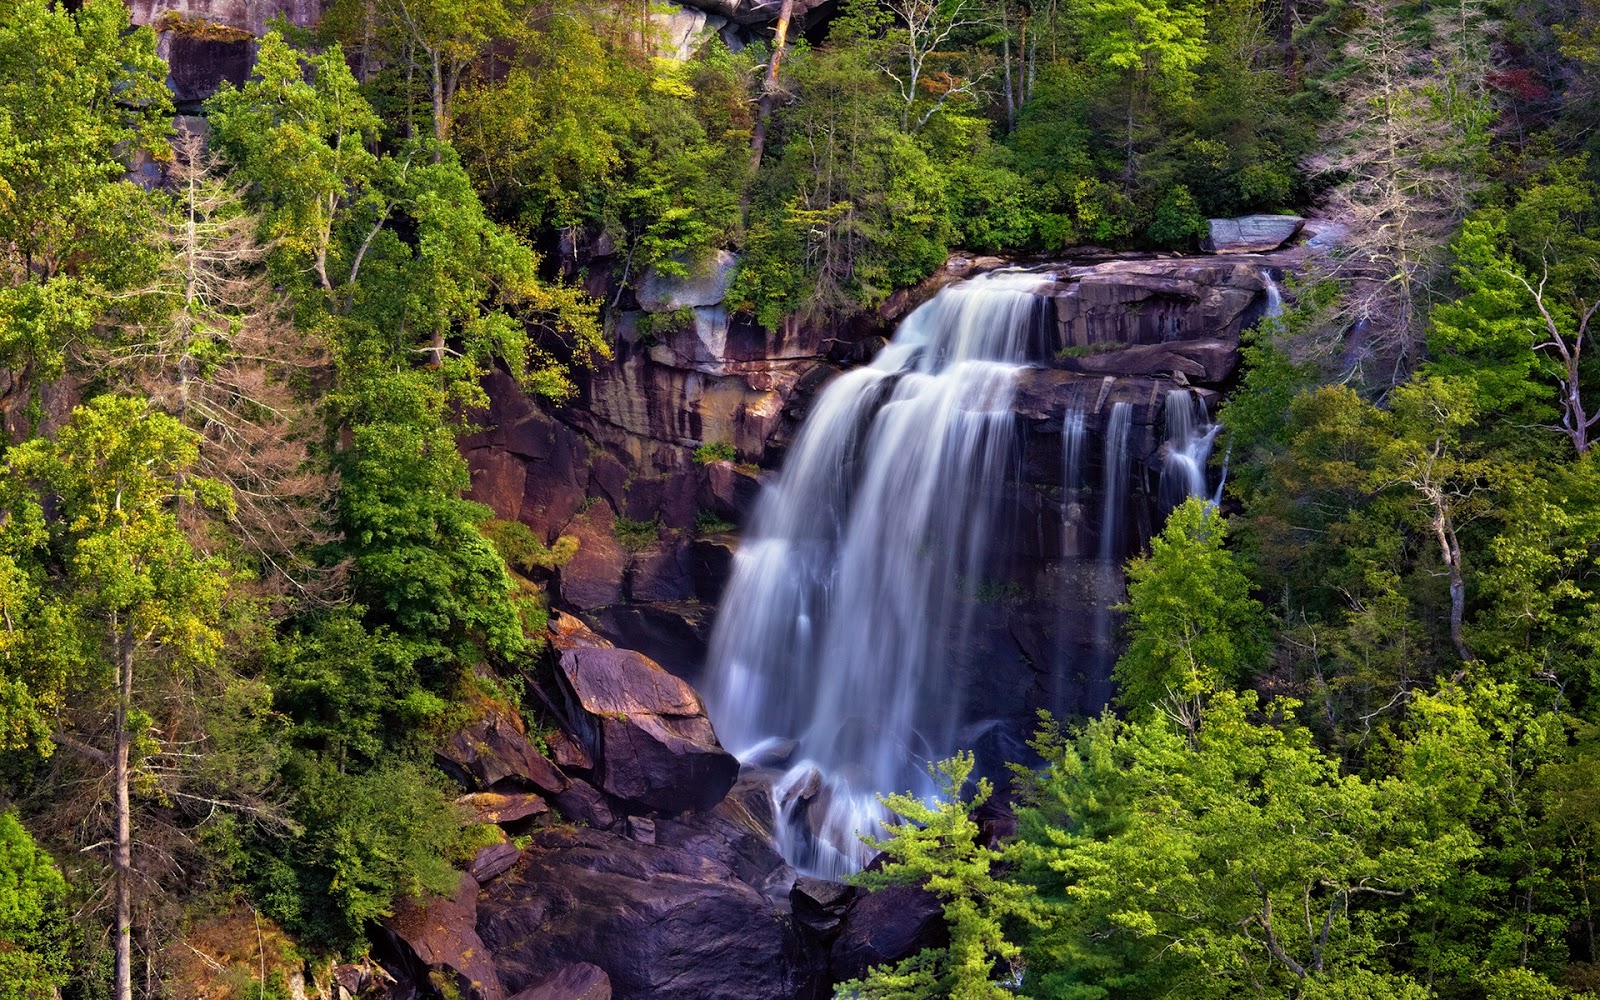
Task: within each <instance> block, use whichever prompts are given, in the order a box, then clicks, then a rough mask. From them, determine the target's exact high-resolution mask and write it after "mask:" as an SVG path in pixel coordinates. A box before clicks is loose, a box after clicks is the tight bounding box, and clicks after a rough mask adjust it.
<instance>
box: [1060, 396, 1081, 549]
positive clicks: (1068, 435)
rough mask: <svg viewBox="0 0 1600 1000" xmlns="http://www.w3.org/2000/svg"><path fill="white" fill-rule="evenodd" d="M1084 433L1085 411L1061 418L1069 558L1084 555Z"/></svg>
mask: <svg viewBox="0 0 1600 1000" xmlns="http://www.w3.org/2000/svg"><path fill="white" fill-rule="evenodd" d="M1084 430H1085V426H1084V414H1083V410H1082V409H1081V408H1079V407H1077V406H1073V407H1070V408H1069V409H1068V410H1067V412H1066V413H1065V414H1064V415H1063V416H1062V418H1061V548H1062V552H1061V554H1062V555H1063V556H1066V557H1068V558H1071V557H1073V556H1077V555H1082V547H1083V543H1082V540H1081V538H1080V537H1079V536H1080V534H1081V528H1082V527H1083V523H1084V510H1083V439H1084Z"/></svg>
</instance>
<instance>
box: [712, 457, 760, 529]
mask: <svg viewBox="0 0 1600 1000" xmlns="http://www.w3.org/2000/svg"><path fill="white" fill-rule="evenodd" d="M703 468H704V476H705V489H704V490H702V491H701V506H702V507H704V508H705V509H707V510H709V511H711V512H712V513H714V514H716V515H717V516H718V517H723V518H727V519H728V520H730V521H732V522H734V523H735V524H743V523H744V522H745V521H746V520H747V519H748V518H749V517H750V515H751V514H752V513H754V512H755V509H756V501H757V500H759V499H760V498H761V486H762V478H763V477H762V475H761V473H760V471H759V470H757V469H754V468H753V467H751V466H747V465H737V464H735V463H733V462H728V461H721V462H711V463H709V464H707V465H705V466H704V467H703Z"/></svg>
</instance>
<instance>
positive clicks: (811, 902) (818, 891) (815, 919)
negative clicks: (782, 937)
mask: <svg viewBox="0 0 1600 1000" xmlns="http://www.w3.org/2000/svg"><path fill="white" fill-rule="evenodd" d="M855 898H856V889H855V887H854V886H850V885H846V884H844V883H843V882H829V881H827V880H826V879H820V878H812V877H810V876H809V875H802V876H800V877H799V878H797V879H795V880H794V888H792V889H791V890H790V891H789V902H790V905H791V906H793V908H794V919H795V922H796V923H798V924H799V925H800V926H802V927H804V928H806V930H808V931H810V932H811V934H812V935H813V936H814V937H815V938H816V939H817V940H818V941H819V942H822V943H824V944H826V943H828V942H831V941H832V940H833V939H834V938H835V937H837V936H838V934H839V931H840V929H841V928H843V926H844V917H845V913H846V912H848V911H849V909H850V904H851V903H853V902H855Z"/></svg>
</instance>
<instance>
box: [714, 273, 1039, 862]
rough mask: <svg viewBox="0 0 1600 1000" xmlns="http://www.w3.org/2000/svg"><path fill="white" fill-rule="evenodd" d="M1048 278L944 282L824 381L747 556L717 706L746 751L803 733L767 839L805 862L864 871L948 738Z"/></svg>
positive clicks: (717, 653) (732, 589)
mask: <svg viewBox="0 0 1600 1000" xmlns="http://www.w3.org/2000/svg"><path fill="white" fill-rule="evenodd" d="M1043 280H1044V279H1041V278H1039V277H1037V276H1033V275H1026V274H1016V273H999V274H991V275H986V276H984V277H980V278H977V279H974V280H972V281H969V282H964V283H962V284H960V285H956V286H953V287H950V288H947V289H945V290H943V291H941V292H940V293H939V294H938V295H937V296H935V297H934V298H933V299H932V300H931V301H929V302H928V303H926V304H925V305H923V306H922V307H920V308H919V309H917V310H916V311H915V312H913V313H912V314H911V315H910V316H908V317H907V318H906V319H905V321H904V322H902V323H901V325H900V329H899V330H898V332H897V333H896V334H895V337H894V339H893V341H892V342H891V343H890V344H889V345H888V346H887V347H886V348H885V349H884V350H883V351H882V352H881V353H880V354H879V356H878V358H877V360H876V361H874V363H873V364H872V365H871V366H869V367H866V368H860V369H856V370H854V371H851V372H848V373H846V374H844V375H841V376H840V377H839V378H838V379H836V380H835V381H834V382H833V383H832V384H831V385H829V386H828V387H827V388H826V389H825V390H824V391H823V393H822V394H821V395H820V396H819V397H818V399H817V402H816V404H815V406H814V407H813V410H812V412H811V414H810V415H809V416H808V417H807V419H806V422H805V425H804V427H803V428H802V429H801V432H800V435H799V439H798V440H797V441H796V442H795V446H794V449H793V451H792V453H791V454H790V455H789V456H788V457H787V459H786V461H785V463H784V468H783V472H782V475H781V476H780V477H779V479H778V481H777V482H776V483H775V484H774V485H773V486H772V487H771V488H769V489H768V490H767V491H766V493H765V494H764V495H763V497H762V499H761V502H760V504H759V506H758V509H757V513H756V517H755V519H754V522H753V524H752V527H751V530H750V532H749V533H748V534H747V535H746V537H745V539H744V541H743V543H742V544H741V546H740V548H739V552H738V555H737V557H736V559H735V564H734V573H733V577H732V580H731V581H730V583H729V585H728V588H727V591H726V597H725V599H724V602H723V606H722V609H721V613H720V614H719V615H718V617H717V625H716V628H715V631H714V632H713V635H712V640H711V650H710V671H711V684H710V696H711V703H712V707H713V710H714V712H715V716H716V720H717V726H718V732H719V734H720V735H721V736H722V738H723V741H724V743H725V744H727V745H728V746H729V747H730V748H732V749H733V750H734V752H735V753H738V754H739V755H740V756H741V757H742V758H744V759H745V760H747V761H748V760H753V759H757V758H759V757H760V756H761V755H762V754H764V753H769V752H770V751H771V748H772V746H773V741H774V740H782V739H792V740H796V741H798V747H797V748H795V750H794V753H793V757H792V758H791V759H790V760H788V761H787V762H786V764H785V766H786V767H787V772H786V774H785V775H784V777H783V778H782V779H781V780H780V781H779V783H778V785H777V787H776V797H777V799H778V804H779V807H780V810H781V812H782V815H783V819H782V821H781V822H780V833H779V840H780V845H779V846H780V847H781V848H782V849H783V851H784V854H785V856H787V857H788V858H789V859H790V861H791V862H792V863H794V864H795V865H796V867H798V868H801V869H803V870H807V871H811V872H813V873H815V874H818V875H823V876H829V877H837V876H840V875H842V874H845V873H847V872H849V871H852V870H854V869H856V868H858V867H860V866H861V864H863V863H864V862H865V861H866V860H867V859H868V854H869V852H868V850H867V848H866V847H865V846H864V845H862V844H861V843H860V841H859V838H858V835H859V834H863V833H866V834H872V833H875V832H877V831H878V830H879V821H880V819H881V816H882V807H881V806H880V805H879V804H878V801H877V798H876V796H877V795H878V794H879V793H885V792H891V791H904V790H906V789H916V790H919V791H920V790H925V786H926V783H927V777H926V774H925V772H924V771H923V766H924V764H925V763H926V762H927V761H929V760H937V759H939V758H941V757H942V756H945V755H948V754H949V753H950V752H952V751H953V750H955V749H956V748H957V747H956V745H955V742H956V732H955V730H956V726H957V724H958V722H959V720H960V719H961V713H962V707H963V706H962V698H961V693H960V691H959V690H956V689H955V688H954V687H953V686H952V685H951V684H950V683H949V682H950V679H951V678H952V677H954V676H955V675H956V670H957V668H958V667H959V666H960V662H959V655H958V651H960V650H962V649H964V648H965V645H966V644H965V642H964V638H965V633H966V631H967V629H968V627H969V626H970V623H971V614H972V608H973V604H974V601H973V598H974V596H975V593H976V592H977V590H978V588H979V587H981V586H982V584H983V581H984V579H985V572H986V570H987V569H988V567H987V566H986V557H987V554H988V552H989V550H990V548H991V543H992V541H993V537H994V533H995V531H996V530H997V528H998V525H997V524H996V523H995V522H996V515H997V509H996V508H997V500H998V498H999V493H1000V489H1001V487H1002V485H1003V484H1004V483H1005V482H1007V481H1008V480H1014V479H1015V477H1016V466H1017V462H1018V455H1017V430H1016V426H1015V418H1014V417H1013V415H1012V412H1011V401H1012V392H1013V386H1014V383H1015V381H1016V376H1017V374H1018V372H1019V371H1020V370H1021V365H1022V363H1024V362H1026V361H1029V360H1034V361H1037V360H1039V359H1040V358H1041V356H1042V352H1043V345H1044V344H1045V342H1046V340H1045V336H1046V333H1047V331H1046V329H1045V326H1044V323H1045V317H1047V316H1048V313H1047V312H1046V311H1045V309H1044V305H1045V303H1044V300H1042V299H1041V298H1040V297H1038V296H1036V295H1034V294H1033V290H1034V289H1035V288H1037V287H1038V286H1039V285H1040V284H1041V283H1042V281H1043Z"/></svg>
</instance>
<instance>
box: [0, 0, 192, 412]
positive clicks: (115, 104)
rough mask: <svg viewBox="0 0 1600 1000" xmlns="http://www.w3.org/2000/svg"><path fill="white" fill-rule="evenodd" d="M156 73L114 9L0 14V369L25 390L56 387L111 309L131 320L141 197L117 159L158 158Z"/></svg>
mask: <svg viewBox="0 0 1600 1000" xmlns="http://www.w3.org/2000/svg"><path fill="white" fill-rule="evenodd" d="M166 76H167V69H166V66H165V64H164V63H162V61H161V60H160V59H159V58H157V56H156V39H155V35H154V33H152V32H151V31H150V30H149V29H148V28H138V29H134V28H130V27H129V23H128V9H127V7H126V5H124V4H123V3H121V2H120V0H88V2H87V3H85V4H84V5H83V7H82V9H81V10H78V11H77V12H76V13H73V12H69V10H68V7H67V5H65V4H57V3H51V2H48V0H18V2H16V3H8V4H5V5H4V9H3V10H0V366H4V367H5V368H8V369H11V370H12V371H14V372H15V373H17V375H18V376H19V377H21V378H22V379H24V380H30V381H31V380H46V381H48V380H52V379H55V378H57V377H59V376H60V375H61V374H62V372H63V371H64V369H65V365H66V361H67V353H68V349H69V346H70V345H72V344H74V343H81V342H82V341H84V340H86V339H88V338H89V337H90V335H91V334H92V332H93V331H94V330H95V328H96V327H97V325H98V324H99V323H101V322H102V321H103V320H104V319H106V318H107V315H108V314H109V313H111V312H113V311H115V312H117V313H118V314H119V318H123V319H126V320H129V321H133V322H137V321H138V318H139V316H140V314H141V309H142V308H143V306H144V305H145V303H143V302H142V301H141V299H140V298H139V297H138V296H136V295H134V294H132V293H133V292H134V291H135V290H138V289H141V288H142V287H143V286H144V284H145V282H147V281H148V280H149V279H150V276H151V273H152V270H153V267H154V263H155V261H154V257H153V255H152V254H151V253H150V252H149V248H148V246H147V245H146V244H145V243H144V241H143V240H142V239H141V237H142V236H143V234H144V233H145V232H147V231H148V230H149V228H150V227H151V226H152V224H153V221H154V220H153V218H152V214H151V210H152V207H153V200H152V199H151V198H150V197H149V196H148V195H147V194H146V192H144V191H143V190H142V189H141V188H140V187H139V186H138V185H136V184H134V183H133V182H132V181H130V180H129V179H128V177H127V167H126V165H125V158H126V157H127V156H128V155H130V154H134V153H139V154H144V155H148V156H152V157H157V158H159V157H164V156H166V155H167V146H166V137H167V133H168V129H169V122H168V118H167V115H168V114H169V113H170V112H171V108H172V99H171V95H170V94H169V93H168V91H167V88H166ZM32 388H34V389H37V388H38V387H37V385H36V384H35V385H33V386H32Z"/></svg>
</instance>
